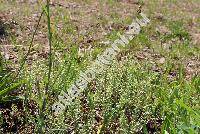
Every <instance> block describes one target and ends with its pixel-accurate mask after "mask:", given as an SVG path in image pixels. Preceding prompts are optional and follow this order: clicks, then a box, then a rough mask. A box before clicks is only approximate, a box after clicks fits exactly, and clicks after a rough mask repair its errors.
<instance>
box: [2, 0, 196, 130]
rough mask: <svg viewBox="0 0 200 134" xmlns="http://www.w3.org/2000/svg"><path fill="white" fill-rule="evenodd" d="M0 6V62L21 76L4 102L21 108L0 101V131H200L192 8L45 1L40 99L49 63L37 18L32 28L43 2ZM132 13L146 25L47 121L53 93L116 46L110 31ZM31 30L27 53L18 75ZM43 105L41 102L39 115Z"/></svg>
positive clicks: (172, 1)
mask: <svg viewBox="0 0 200 134" xmlns="http://www.w3.org/2000/svg"><path fill="white" fill-rule="evenodd" d="M0 3H1V4H0V50H1V55H2V59H3V60H2V61H3V62H2V63H3V66H5V68H6V70H8V72H11V73H12V74H17V73H18V72H19V69H20V70H21V71H20V73H19V75H18V77H17V78H16V80H18V79H19V80H21V79H23V80H24V81H25V82H24V83H23V84H21V85H20V86H19V87H18V88H16V89H15V90H14V91H12V92H10V93H9V94H6V95H7V96H16V95H19V96H22V97H24V99H22V100H21V99H20V100H19V101H0V111H1V115H0V124H1V126H0V132H2V133H3V132H6V133H9V132H19V133H41V132H44V133H153V132H157V133H164V132H166V133H167V132H169V133H178V132H180V133H198V132H200V128H199V123H198V122H200V118H199V117H200V115H199V109H200V107H199V99H200V98H199V93H200V87H199V86H200V78H199V76H200V55H199V53H200V51H199V50H200V1H199V0H143V1H142V0H141V1H140V0H102V1H97V0H84V1H83V0H59V1H58V0H51V2H50V13H51V18H50V19H51V30H52V44H53V47H52V51H53V67H52V68H53V69H52V77H51V81H50V83H51V84H50V90H49V92H48V94H45V93H44V88H45V83H46V81H47V72H48V60H49V59H48V54H49V44H48V41H49V40H48V34H47V31H48V28H47V18H46V16H45V14H43V15H42V17H41V21H40V22H39V25H38V20H39V18H40V15H41V13H42V9H43V8H45V4H46V2H45V1H44V0H43V1H42V0H15V1H11V0H8V1H5V0H0ZM139 10H141V11H142V12H143V13H145V14H146V15H147V16H148V18H149V19H150V20H151V22H150V24H149V25H148V26H147V27H144V28H143V29H142V31H141V33H140V34H139V35H138V36H137V37H136V38H134V39H133V40H132V41H131V42H130V43H129V45H128V47H127V48H125V49H123V51H122V52H120V54H119V55H118V56H117V57H116V61H114V63H113V66H112V67H111V68H110V69H108V71H107V72H106V73H103V74H102V75H101V76H98V77H97V78H96V79H95V80H94V81H93V82H92V83H90V85H88V89H87V90H86V91H84V92H83V93H82V94H81V95H80V98H78V99H77V100H75V101H74V104H73V105H72V106H70V107H68V108H67V109H66V112H65V114H64V115H61V116H55V115H54V113H53V111H52V110H51V106H52V104H53V103H54V102H55V100H56V99H57V96H58V94H59V92H60V91H61V90H65V91H66V90H67V89H68V88H69V86H70V85H71V84H72V83H73V82H74V81H75V80H76V78H77V77H78V74H79V72H80V70H85V69H86V68H87V65H89V64H90V63H91V61H94V60H95V59H96V57H97V55H98V54H100V53H101V52H103V51H104V50H105V49H106V48H107V47H109V46H110V44H111V42H112V41H114V40H115V39H117V38H118V36H117V32H121V33H124V31H125V30H126V29H127V27H128V25H129V24H130V23H131V22H132V20H133V18H135V17H136V16H137V15H138V11H139ZM37 25H38V27H37ZM35 29H36V34H35V36H34V38H33V42H32V46H31V51H30V52H29V53H28V56H27V57H26V59H25V64H24V65H23V67H22V68H20V65H21V63H22V62H23V60H24V59H23V57H24V55H26V53H27V52H28V49H29V46H30V44H31V39H32V37H33V33H34V30H35ZM3 74H4V73H1V75H3ZM131 74H133V75H131ZM11 79H14V78H13V77H12V78H11ZM0 80H1V83H3V79H0ZM8 81H11V80H8ZM8 81H7V82H8ZM1 83H0V86H2V85H3V84H1ZM2 87H3V86H2ZM147 89H148V90H147ZM0 90H2V89H0ZM43 96H48V99H47V105H46V108H45V110H42V108H41V107H42V103H43ZM0 97H1V96H0ZM0 100H1V99H0ZM182 102H183V103H182ZM42 112H44V113H43V114H44V115H45V117H43V116H42V114H41V113H42ZM184 118H185V119H184ZM56 129H62V130H56ZM27 131H28V132H27Z"/></svg>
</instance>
